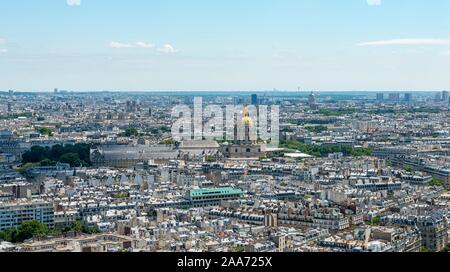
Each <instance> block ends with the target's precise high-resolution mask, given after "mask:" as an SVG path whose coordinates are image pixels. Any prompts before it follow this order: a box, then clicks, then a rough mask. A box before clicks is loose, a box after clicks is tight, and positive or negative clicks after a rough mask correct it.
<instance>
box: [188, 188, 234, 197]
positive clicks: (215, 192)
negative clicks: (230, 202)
mask: <svg viewBox="0 0 450 272" xmlns="http://www.w3.org/2000/svg"><path fill="white" fill-rule="evenodd" d="M242 193H243V192H242V190H241V189H235V188H232V187H219V188H212V189H199V190H192V191H191V197H197V196H207V195H219V194H223V195H229V194H242Z"/></svg>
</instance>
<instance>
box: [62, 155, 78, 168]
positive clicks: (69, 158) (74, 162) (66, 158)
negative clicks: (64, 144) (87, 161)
mask: <svg viewBox="0 0 450 272" xmlns="http://www.w3.org/2000/svg"><path fill="white" fill-rule="evenodd" d="M59 161H60V162H62V163H69V164H70V165H71V166H73V167H75V166H79V165H80V164H81V165H83V162H82V161H81V160H80V157H79V156H78V154H77V153H66V154H64V155H62V156H61V158H60V159H59Z"/></svg>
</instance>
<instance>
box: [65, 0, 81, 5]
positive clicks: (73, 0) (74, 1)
mask: <svg viewBox="0 0 450 272" xmlns="http://www.w3.org/2000/svg"><path fill="white" fill-rule="evenodd" d="M66 3H67V5H69V6H80V5H81V0H66Z"/></svg>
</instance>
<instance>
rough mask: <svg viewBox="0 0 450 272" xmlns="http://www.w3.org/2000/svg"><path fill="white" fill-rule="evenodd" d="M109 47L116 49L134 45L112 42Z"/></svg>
mask: <svg viewBox="0 0 450 272" xmlns="http://www.w3.org/2000/svg"><path fill="white" fill-rule="evenodd" d="M109 47H111V48H115V49H122V48H133V47H134V45H132V44H129V43H121V42H110V43H109Z"/></svg>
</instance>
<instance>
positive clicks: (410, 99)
mask: <svg viewBox="0 0 450 272" xmlns="http://www.w3.org/2000/svg"><path fill="white" fill-rule="evenodd" d="M412 100H413V95H412V93H405V102H411V101H412Z"/></svg>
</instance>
